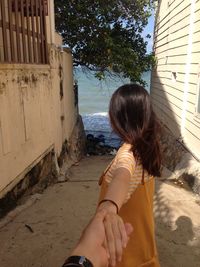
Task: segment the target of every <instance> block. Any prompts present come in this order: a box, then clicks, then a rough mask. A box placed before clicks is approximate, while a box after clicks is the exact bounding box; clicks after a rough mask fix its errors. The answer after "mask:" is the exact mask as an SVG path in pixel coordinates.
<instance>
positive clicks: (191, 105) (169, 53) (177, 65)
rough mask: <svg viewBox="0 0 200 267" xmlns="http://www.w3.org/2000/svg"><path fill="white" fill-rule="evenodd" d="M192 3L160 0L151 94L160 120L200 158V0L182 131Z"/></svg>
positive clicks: (193, 37)
mask: <svg viewBox="0 0 200 267" xmlns="http://www.w3.org/2000/svg"><path fill="white" fill-rule="evenodd" d="M191 2H192V0H182V1H181V0H171V1H167V0H162V1H160V8H159V12H158V14H157V22H156V26H155V39H154V40H155V41H154V50H155V55H156V58H157V65H156V67H155V69H154V70H153V72H152V85H151V97H152V101H153V105H154V109H155V111H156V112H157V114H158V115H159V117H160V119H161V120H162V121H163V122H164V123H165V124H166V125H168V127H169V128H170V129H171V130H172V131H173V132H174V134H175V136H177V137H180V136H181V134H182V137H183V138H184V140H185V142H186V144H187V145H188V147H189V148H191V149H193V147H194V149H195V150H196V151H195V154H198V156H199V157H200V119H197V117H196V116H195V107H196V102H197V83H198V72H199V71H200V68H199V64H200V0H196V1H195V19H194V28H193V29H194V30H193V35H192V53H191V57H190V58H191V64H190V69H189V77H188V82H189V86H188V87H187V89H188V94H187V105H186V116H185V127H184V132H182V133H181V122H182V116H183V98H184V88H185V79H186V64H187V63H188V62H187V58H188V56H187V55H188V41H189V33H190V29H191V27H190V23H191V21H190V20H191ZM172 72H174V73H176V81H174V80H173V79H172ZM198 151H199V152H198Z"/></svg>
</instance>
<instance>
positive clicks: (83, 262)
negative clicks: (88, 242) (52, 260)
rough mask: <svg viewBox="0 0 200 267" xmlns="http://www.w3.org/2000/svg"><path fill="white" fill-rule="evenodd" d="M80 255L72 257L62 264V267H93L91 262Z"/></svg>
mask: <svg viewBox="0 0 200 267" xmlns="http://www.w3.org/2000/svg"><path fill="white" fill-rule="evenodd" d="M79 255H82V254H76V255H72V256H70V257H69V258H67V260H66V261H65V263H64V264H63V266H62V267H72V266H73V267H93V264H92V262H91V261H90V260H89V259H88V258H86V257H85V256H79Z"/></svg>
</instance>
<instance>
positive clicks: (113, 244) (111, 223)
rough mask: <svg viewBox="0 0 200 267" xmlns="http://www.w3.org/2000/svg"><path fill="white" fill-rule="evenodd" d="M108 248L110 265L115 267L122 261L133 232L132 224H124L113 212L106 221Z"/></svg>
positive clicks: (107, 216) (109, 213) (108, 214)
mask: <svg viewBox="0 0 200 267" xmlns="http://www.w3.org/2000/svg"><path fill="white" fill-rule="evenodd" d="M104 226H105V234H106V247H107V251H108V254H109V261H110V265H112V266H115V265H116V263H117V262H120V261H121V259H122V253H123V249H124V248H125V247H126V245H127V243H128V240H129V235H130V234H131V232H132V231H133V228H132V226H131V225H130V224H128V223H127V224H124V222H123V220H122V218H121V217H120V216H118V215H117V214H115V213H113V212H108V213H107V214H106V216H105V219H104Z"/></svg>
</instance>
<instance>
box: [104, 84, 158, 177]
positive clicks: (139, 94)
mask: <svg viewBox="0 0 200 267" xmlns="http://www.w3.org/2000/svg"><path fill="white" fill-rule="evenodd" d="M109 116H110V122H111V126H112V128H113V130H114V132H115V133H116V134H117V135H119V136H120V137H121V138H122V140H123V141H124V142H127V143H129V144H131V145H132V152H133V154H134V156H135V158H136V159H137V160H139V161H140V162H141V164H142V166H143V168H144V170H146V171H147V172H148V173H149V175H153V176H160V175H161V173H160V172H161V149H160V144H159V134H160V123H159V121H158V119H157V117H156V115H155V113H154V111H153V109H152V105H151V101H150V96H149V94H148V92H147V91H146V90H145V89H144V88H143V87H142V86H140V85H137V84H126V85H123V86H121V87H119V88H118V89H117V90H116V91H115V92H114V94H113V95H112V97H111V100H110V106H109Z"/></svg>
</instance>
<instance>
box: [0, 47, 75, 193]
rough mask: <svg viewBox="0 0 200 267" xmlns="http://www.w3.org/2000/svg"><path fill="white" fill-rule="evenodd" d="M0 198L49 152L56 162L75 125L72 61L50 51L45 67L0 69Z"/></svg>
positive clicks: (3, 65) (58, 52)
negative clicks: (48, 62) (53, 153)
mask: <svg viewBox="0 0 200 267" xmlns="http://www.w3.org/2000/svg"><path fill="white" fill-rule="evenodd" d="M0 77H1V79H0V198H2V197H3V196H5V194H6V193H7V192H8V191H10V190H11V189H12V188H14V187H15V186H16V185H17V184H18V183H19V181H21V180H22V179H23V178H24V177H25V175H26V173H28V171H30V170H31V169H32V168H33V167H34V166H35V165H36V164H37V163H38V162H40V160H41V159H42V158H43V157H44V156H45V155H46V154H48V153H50V152H51V151H52V150H53V151H54V152H55V158H58V157H59V156H60V153H61V151H62V147H63V144H64V143H66V142H69V140H70V138H71V134H72V131H73V129H74V128H75V125H76V123H77V120H78V108H77V105H75V98H74V88H73V73H72V56H71V53H70V52H69V51H68V52H62V51H61V50H60V49H59V48H56V47H54V46H51V48H50V65H16V64H15V65H7V64H2V65H0Z"/></svg>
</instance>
